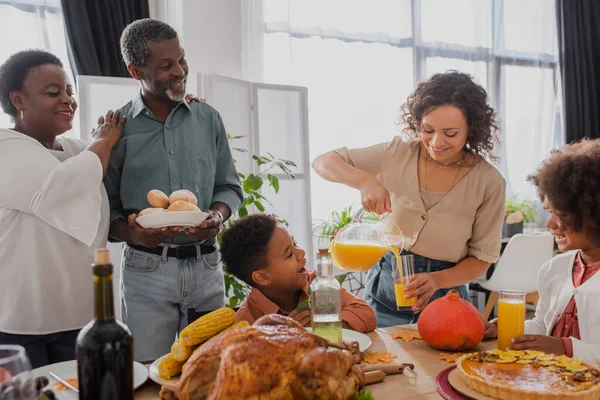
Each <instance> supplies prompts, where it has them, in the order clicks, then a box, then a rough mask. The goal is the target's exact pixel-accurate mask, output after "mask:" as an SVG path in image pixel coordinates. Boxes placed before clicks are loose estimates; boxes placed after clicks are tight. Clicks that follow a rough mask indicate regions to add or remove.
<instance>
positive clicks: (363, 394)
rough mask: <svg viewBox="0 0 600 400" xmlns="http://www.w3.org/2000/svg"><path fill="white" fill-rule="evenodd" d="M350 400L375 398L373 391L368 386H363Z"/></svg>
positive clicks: (371, 399) (373, 399)
mask: <svg viewBox="0 0 600 400" xmlns="http://www.w3.org/2000/svg"><path fill="white" fill-rule="evenodd" d="M350 400H375V397H373V392H371V390H370V389H369V388H363V389H362V390H361V391H360V392H358V393H356V394H355V395H354V396H352V398H351V399H350Z"/></svg>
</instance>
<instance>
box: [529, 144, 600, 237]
mask: <svg viewBox="0 0 600 400" xmlns="http://www.w3.org/2000/svg"><path fill="white" fill-rule="evenodd" d="M527 180H528V181H530V182H533V184H534V185H535V186H537V189H538V195H539V197H540V200H541V201H542V202H544V201H546V200H547V201H548V202H549V203H550V204H551V205H552V208H553V209H554V210H555V211H556V213H557V215H558V217H559V218H560V221H561V223H562V224H563V226H565V227H568V228H570V229H572V230H574V231H575V232H581V231H586V233H588V234H590V235H591V237H593V238H596V240H597V241H600V196H598V190H600V139H595V140H590V139H584V140H582V141H580V142H577V143H572V144H568V145H566V146H565V147H564V149H562V150H560V151H559V150H555V151H553V153H552V155H551V156H550V158H548V159H547V160H545V161H544V162H543V163H542V165H541V166H540V168H539V169H538V170H537V171H536V173H535V174H533V175H530V176H529V177H527Z"/></svg>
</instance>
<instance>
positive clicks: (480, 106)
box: [400, 70, 499, 161]
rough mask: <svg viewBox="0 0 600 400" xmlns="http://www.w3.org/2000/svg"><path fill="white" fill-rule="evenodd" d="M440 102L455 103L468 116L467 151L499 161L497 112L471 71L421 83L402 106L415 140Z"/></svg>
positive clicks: (448, 72) (404, 121) (449, 73)
mask: <svg viewBox="0 0 600 400" xmlns="http://www.w3.org/2000/svg"><path fill="white" fill-rule="evenodd" d="M441 105H452V106H455V107H457V108H459V109H460V110H462V112H463V114H464V115H465V117H466V119H467V124H468V126H469V132H468V136H467V143H466V145H465V150H466V151H468V152H470V153H473V154H478V155H482V156H486V155H487V156H488V157H489V158H490V159H492V160H494V161H496V160H497V157H495V156H494V155H493V153H492V151H493V149H494V144H498V143H499V141H498V122H497V121H496V112H495V111H494V109H493V108H492V107H490V106H489V105H488V103H487V92H486V91H485V89H484V88H483V87H481V86H480V85H478V84H477V83H475V82H474V81H473V78H472V77H471V75H469V74H465V73H462V72H457V71H453V70H452V71H447V72H445V73H441V74H435V75H433V76H431V77H430V78H429V79H427V80H426V81H425V82H421V83H419V84H418V85H417V88H416V89H415V90H414V91H413V92H412V93H411V94H410V95H409V96H408V98H407V99H406V103H405V104H403V105H402V106H401V107H400V113H401V121H402V122H403V123H404V129H403V131H404V132H405V133H406V134H407V135H408V136H409V137H411V138H413V139H416V138H417V137H418V136H419V130H420V125H421V122H422V121H423V117H424V116H425V115H426V114H427V113H428V112H429V111H431V110H432V109H434V108H435V107H438V106H441Z"/></svg>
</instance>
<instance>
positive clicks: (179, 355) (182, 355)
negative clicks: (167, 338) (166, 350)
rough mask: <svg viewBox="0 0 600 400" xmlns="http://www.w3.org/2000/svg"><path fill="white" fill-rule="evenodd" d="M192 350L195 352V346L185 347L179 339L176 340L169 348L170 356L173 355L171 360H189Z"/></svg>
mask: <svg viewBox="0 0 600 400" xmlns="http://www.w3.org/2000/svg"><path fill="white" fill-rule="evenodd" d="M194 350H196V346H186V345H184V344H183V342H182V341H181V339H177V340H176V341H175V342H173V345H172V346H171V354H173V358H175V359H176V360H177V361H185V360H187V359H188V358H190V356H191V355H192V353H193V352H194Z"/></svg>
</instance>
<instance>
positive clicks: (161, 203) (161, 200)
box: [147, 189, 169, 208]
mask: <svg viewBox="0 0 600 400" xmlns="http://www.w3.org/2000/svg"><path fill="white" fill-rule="evenodd" d="M147 198H148V203H150V205H151V206H152V207H154V208H167V207H169V198H168V197H167V195H166V194H164V193H163V192H161V191H160V190H157V189H154V190H151V191H149V192H148V196H147Z"/></svg>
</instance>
